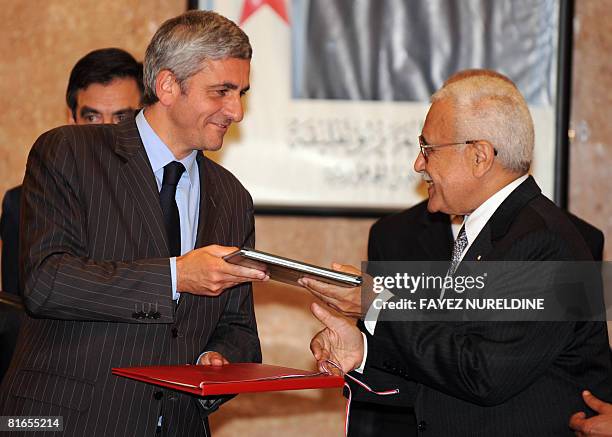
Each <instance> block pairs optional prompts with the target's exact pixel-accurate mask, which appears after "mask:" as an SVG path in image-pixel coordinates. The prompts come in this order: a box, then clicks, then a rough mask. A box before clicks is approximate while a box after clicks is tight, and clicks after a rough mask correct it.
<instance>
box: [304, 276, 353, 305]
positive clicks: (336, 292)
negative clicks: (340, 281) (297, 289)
mask: <svg viewBox="0 0 612 437" xmlns="http://www.w3.org/2000/svg"><path fill="white" fill-rule="evenodd" d="M298 282H299V283H300V284H301V285H302V286H303V287H306V288H307V289H309V290H310V291H316V292H317V293H320V294H324V295H325V296H329V297H333V298H335V299H336V300H347V299H350V297H351V295H352V294H353V293H360V291H359V288H346V287H339V286H337V285H331V284H327V283H325V282H322V281H317V280H316V279H312V278H301V279H300V280H299V281H298Z"/></svg>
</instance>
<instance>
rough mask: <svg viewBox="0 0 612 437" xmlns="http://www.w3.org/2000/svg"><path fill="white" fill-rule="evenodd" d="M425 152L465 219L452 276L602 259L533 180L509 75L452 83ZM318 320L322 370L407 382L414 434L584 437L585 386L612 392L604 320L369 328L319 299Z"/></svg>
mask: <svg viewBox="0 0 612 437" xmlns="http://www.w3.org/2000/svg"><path fill="white" fill-rule="evenodd" d="M419 143H420V147H421V151H420V153H419V155H418V157H417V159H416V161H415V164H414V168H415V170H416V171H417V172H419V173H421V174H422V175H423V177H424V179H425V180H426V181H427V183H428V185H429V186H428V192H429V201H428V210H429V211H430V212H443V213H446V214H453V215H463V216H465V219H464V223H463V226H462V228H461V230H460V231H459V233H458V236H457V238H456V239H455V242H454V247H453V253H452V259H451V268H450V271H451V273H450V274H451V275H452V274H453V272H454V271H461V270H459V269H461V268H462V266H461V263H462V262H463V261H561V260H564V261H571V260H576V261H582V260H591V259H592V258H591V255H590V252H589V250H588V248H587V246H586V244H585V242H584V240H583V239H582V237H581V236H580V235H579V233H578V231H577V230H576V228H575V227H574V226H573V225H572V224H571V222H570V221H569V219H568V217H567V215H566V214H564V213H563V211H561V210H560V209H558V208H557V207H556V206H555V205H554V204H553V203H552V202H551V201H550V200H548V199H547V198H546V197H544V196H543V195H542V194H541V192H540V189H539V188H538V186H537V184H536V183H535V181H534V179H533V178H532V177H531V176H529V175H528V173H527V172H528V169H529V165H530V163H531V156H532V151H533V146H534V129H533V122H532V119H531V116H530V114H529V110H528V108H527V104H526V102H525V101H524V99H523V97H522V96H521V94H520V92H519V91H518V89H517V88H516V87H515V86H514V84H513V83H512V82H511V81H510V80H509V79H507V78H506V77H504V76H501V75H500V74H499V73H495V72H491V71H487V70H477V71H470V72H465V73H463V74H460V75H458V76H457V77H454V78H452V80H449V81H448V82H447V83H446V84H445V85H444V86H443V87H442V89H440V90H439V91H438V92H437V93H436V94H434V96H433V98H432V104H431V107H430V109H429V112H428V114H427V118H426V121H425V124H424V126H423V131H422V135H420V137H419ZM343 270H350V267H348V266H345V267H344V268H343ZM303 285H304V286H306V287H307V288H310V289H311V290H313V291H314V292H315V293H317V294H318V295H319V296H326V299H324V300H326V302H328V303H330V302H331V303H332V304H334V301H331V300H330V297H336V301H335V302H336V306H338V302H340V300H339V299H338V297H339V296H342V295H343V294H347V291H346V290H340V289H337V288H335V287H333V286H329V285H326V284H322V283H320V282H317V281H313V280H308V279H306V280H303ZM515 291H516V290H515ZM349 294H350V293H349ZM447 294H448V293H447ZM392 299H395V298H392ZM312 311H313V313H314V315H315V316H316V317H317V318H318V319H319V320H320V321H321V322H322V323H323V324H324V325H325V329H323V330H322V331H321V332H319V333H318V334H317V335H316V336H315V337H314V338H313V340H312V342H311V349H312V351H313V354H314V356H315V358H316V359H317V360H318V361H319V363H320V365H322V366H323V365H325V360H328V359H329V360H332V361H334V362H336V363H338V364H339V365H340V367H341V368H342V370H343V371H345V372H349V371H352V370H356V371H357V372H356V373H355V376H356V377H361V378H363V379H364V381H365V382H368V375H369V373H370V372H373V371H374V372H379V373H380V372H383V373H387V374H389V375H391V376H392V377H395V378H397V379H398V380H399V381H401V384H398V386H399V385H401V386H402V389H401V390H402V391H404V394H406V393H408V395H409V397H411V399H412V402H411V404H412V406H413V413H412V414H414V419H413V420H411V422H412V423H414V424H415V426H414V427H413V428H411V429H406V433H405V435H417V434H418V433H419V432H426V435H432V436H447V435H454V436H489V435H497V436H515V435H538V436H559V435H571V430H570V429H569V427H568V418H569V417H570V415H571V414H572V413H574V412H575V411H577V410H584V404H583V401H582V399H581V397H580V391H581V390H582V389H585V388H588V389H589V390H591V391H592V392H594V393H596V395H597V396H599V397H601V398H603V399H605V400H609V399H610V396H611V393H610V387H611V384H610V374H611V372H610V366H611V363H610V359H609V352H608V339H607V331H606V327H605V324H604V323H602V322H572V321H566V322H537V323H528V322H508V321H505V322H504V321H495V322H489V321H473V322H433V321H431V322H392V321H386V320H385V317H384V316H385V315H384V314H383V313H384V312H385V310H382V311H381V314H380V315H379V316H378V318H377V319H373V320H372V319H368V318H366V320H365V322H364V325H365V328H366V329H364V332H363V333H362V332H360V331H359V329H358V328H357V327H354V326H353V325H352V324H350V323H349V322H347V321H346V320H345V319H342V318H339V317H337V316H335V315H332V314H331V313H330V312H328V311H327V310H325V309H323V308H322V307H321V306H319V305H317V304H316V303H315V304H313V307H312ZM377 320H378V321H377ZM359 373H362V374H361V375H359ZM391 380H392V379H391ZM373 388H374V389H375V390H388V389H392V388H396V387H373ZM374 435H375V434H374Z"/></svg>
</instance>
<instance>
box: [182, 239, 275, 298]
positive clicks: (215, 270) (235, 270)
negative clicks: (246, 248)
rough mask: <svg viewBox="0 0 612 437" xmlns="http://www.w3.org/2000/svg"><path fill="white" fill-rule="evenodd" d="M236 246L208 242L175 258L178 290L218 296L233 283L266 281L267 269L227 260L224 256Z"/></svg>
mask: <svg viewBox="0 0 612 437" xmlns="http://www.w3.org/2000/svg"><path fill="white" fill-rule="evenodd" d="M236 250H238V248H236V247H225V246H219V245H216V244H214V245H211V246H206V247H201V248H199V249H195V250H192V251H191V252H188V253H186V254H185V255H183V256H179V257H178V258H177V259H176V277H177V290H178V291H180V292H181V293H191V294H200V295H205V296H218V295H220V294H221V293H222V292H223V291H224V290H226V289H228V288H231V287H234V286H235V285H238V284H241V283H244V282H251V281H267V280H268V279H269V276H268V274H267V272H265V271H261V270H256V269H251V268H248V267H243V266H239V265H235V264H230V263H228V262H226V261H225V260H224V259H223V257H224V256H225V255H229V254H230V253H232V252H234V251H236Z"/></svg>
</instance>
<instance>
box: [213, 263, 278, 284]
mask: <svg viewBox="0 0 612 437" xmlns="http://www.w3.org/2000/svg"><path fill="white" fill-rule="evenodd" d="M220 271H221V273H224V274H225V275H227V277H228V278H229V279H230V280H232V281H236V282H246V281H254V280H255V281H257V280H259V281H262V280H264V279H265V278H266V276H268V272H267V271H266V270H257V269H251V268H249V267H243V266H239V265H237V264H230V263H228V262H225V261H224V262H223V265H222V266H221V268H220Z"/></svg>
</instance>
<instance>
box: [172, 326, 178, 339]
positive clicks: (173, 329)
mask: <svg viewBox="0 0 612 437" xmlns="http://www.w3.org/2000/svg"><path fill="white" fill-rule="evenodd" d="M171 332H172V338H176V337H178V329H176V328H172V331H171Z"/></svg>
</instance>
